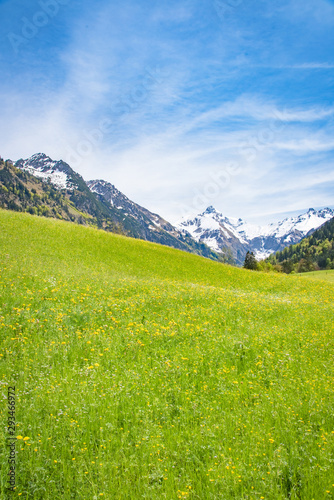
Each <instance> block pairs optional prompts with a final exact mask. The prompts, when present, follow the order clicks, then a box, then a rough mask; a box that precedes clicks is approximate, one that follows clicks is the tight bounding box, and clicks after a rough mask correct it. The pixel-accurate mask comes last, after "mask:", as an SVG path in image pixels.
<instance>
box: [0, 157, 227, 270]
mask: <svg viewBox="0 0 334 500" xmlns="http://www.w3.org/2000/svg"><path fill="white" fill-rule="evenodd" d="M0 169H1V172H2V174H0V183H2V186H3V189H2V191H1V196H0V203H1V205H0V206H1V207H3V208H11V209H13V210H19V211H28V212H30V213H33V214H36V215H44V216H48V217H58V218H61V219H64V220H71V221H73V222H78V223H80V224H84V225H92V226H95V227H98V228H101V229H104V230H106V231H111V232H116V233H122V234H124V235H126V236H130V237H133V238H140V239H144V240H147V241H152V242H156V243H160V244H162V245H167V246H171V247H173V248H178V249H180V250H184V251H187V252H191V253H196V254H198V255H202V256H204V257H207V258H210V259H213V260H219V261H227V260H228V253H227V256H226V257H225V256H224V255H223V254H222V253H219V254H217V253H215V252H214V251H213V250H212V249H210V248H209V247H208V246H206V245H205V244H203V243H202V242H197V241H196V240H194V239H193V238H192V237H191V236H190V235H189V234H187V233H185V232H180V231H179V230H177V229H176V228H174V227H173V226H172V225H171V224H169V223H168V222H166V221H165V220H164V219H162V218H161V217H159V216H158V215H156V214H152V213H151V212H149V211H148V210H146V209H145V208H143V207H140V206H139V205H137V204H136V203H134V202H132V201H131V200H129V199H128V198H127V197H126V196H124V195H123V194H122V193H121V192H120V191H118V190H117V189H116V188H115V187H114V186H112V185H111V184H109V183H106V182H105V181H90V182H88V184H87V183H86V182H85V181H84V179H83V178H82V177H81V176H80V175H79V174H78V173H76V172H75V171H74V170H73V169H72V168H71V167H70V166H69V165H68V164H67V163H65V162H63V161H61V160H60V161H54V160H52V159H51V158H50V157H48V156H46V155H45V154H42V153H38V154H35V155H33V156H32V157H31V158H28V159H26V160H23V159H20V160H18V161H17V162H16V163H15V165H14V164H13V163H12V162H11V161H7V162H6V163H5V162H3V161H1V162H0ZM31 189H34V190H37V191H38V193H37V194H36V193H32V192H30V191H31ZM51 192H52V197H51V195H50V193H51ZM56 193H57V194H56ZM113 200H114V201H115V203H114V201H113ZM57 204H59V207H58V206H57ZM229 262H230V263H234V262H233V259H229Z"/></svg>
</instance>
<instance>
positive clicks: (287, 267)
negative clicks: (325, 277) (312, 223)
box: [267, 218, 334, 273]
mask: <svg viewBox="0 0 334 500" xmlns="http://www.w3.org/2000/svg"><path fill="white" fill-rule="evenodd" d="M267 261H268V262H270V263H271V264H274V265H275V264H281V265H282V268H283V271H284V272H286V273H290V272H292V271H295V272H308V271H314V270H324V269H334V218H332V219H330V220H329V221H327V222H325V224H323V225H322V226H321V227H320V228H319V229H317V230H316V231H314V232H313V233H312V234H311V235H310V236H308V237H306V238H304V239H303V240H302V241H300V242H299V243H298V244H296V245H291V246H289V247H287V248H285V249H284V250H283V251H281V252H277V253H275V254H274V255H271V256H270V257H269V258H268V259H267Z"/></svg>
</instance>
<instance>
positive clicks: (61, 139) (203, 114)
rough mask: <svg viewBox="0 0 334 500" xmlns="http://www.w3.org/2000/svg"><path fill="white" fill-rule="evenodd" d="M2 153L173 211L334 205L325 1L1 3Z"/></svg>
mask: <svg viewBox="0 0 334 500" xmlns="http://www.w3.org/2000/svg"><path fill="white" fill-rule="evenodd" d="M0 16H1V19H2V26H3V29H2V31H1V34H0V70H1V79H0V109H1V120H0V138H1V142H0V154H1V155H2V156H3V157H5V158H11V159H13V160H17V159H19V158H21V157H23V158H27V157H29V156H31V155H32V154H34V153H37V152H44V153H46V154H47V155H49V156H51V157H52V158H53V159H56V160H57V159H63V160H65V161H67V162H68V163H69V164H70V165H71V166H72V167H73V168H74V169H75V170H76V171H78V172H79V173H80V174H81V175H82V176H83V177H84V178H85V179H87V180H88V179H94V178H103V179H105V180H108V181H110V182H112V183H113V184H115V186H116V187H117V188H118V189H120V190H121V191H122V192H124V193H125V194H126V195H127V196H128V197H129V198H131V199H133V200H134V201H136V202H138V203H140V204H141V205H143V206H145V207H146V208H148V209H150V210H151V211H154V212H156V213H159V214H160V215H162V216H163V217H165V218H167V220H170V221H171V222H174V221H176V220H178V219H179V218H180V217H181V216H184V215H190V214H195V213H198V212H200V211H202V210H204V209H205V208H206V207H207V206H208V205H211V204H212V205H214V206H215V207H216V208H217V209H218V210H220V211H222V212H223V213H224V214H225V215H227V216H234V217H242V218H244V219H246V220H250V221H253V222H254V221H264V219H266V220H277V218H281V216H282V213H283V212H284V213H288V212H294V211H298V212H300V211H303V210H304V209H307V208H309V207H314V208H317V207H322V206H333V205H334V200H333V193H334V189H333V188H334V168H333V166H334V163H333V161H334V133H333V132H334V99H333V97H334V0H280V1H277V0H271V1H269V0H212V1H211V0H205V1H204V0H192V1H190V0H177V1H174V0H168V2H167V1H163V0H159V1H153V0H151V1H146V0H137V1H133V0H123V1H122V2H116V1H114V0H111V1H110V0H108V1H106V0H94V2H93V1H90V0H82V1H80V2H79V1H78V0H37V1H35V0H29V2H27V1H26V0H5V1H3V0H2V1H1V0H0Z"/></svg>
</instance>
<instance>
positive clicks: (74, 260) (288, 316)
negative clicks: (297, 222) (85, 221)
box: [0, 210, 334, 500]
mask: <svg viewBox="0 0 334 500" xmlns="http://www.w3.org/2000/svg"><path fill="white" fill-rule="evenodd" d="M0 229H1V231H0V252H1V253H0V295H1V305H0V331H1V333H0V341H1V344H0V384H1V387H0V397H1V405H0V411H1V413H0V419H1V431H0V470H1V472H0V474H1V480H0V481H1V482H0V489H1V493H0V498H1V500H3V499H7V498H17V497H19V498H22V499H33V500H39V499H40V500H57V499H66V500H67V499H78V500H92V499H99V498H102V499H108V500H114V499H122V500H123V499H124V500H125V499H126V500H130V499H136V500H137V499H149V500H158V499H159V500H160V499H166V500H174V499H179V498H181V499H199V500H206V499H224V500H229V499H237V500H240V499H262V500H263V499H265V500H281V499H289V500H290V499H291V500H295V499H296V500H297V499H303V500H312V499H314V500H321V499H331V498H334V453H333V451H334V398H333V390H334V384H333V374H334V356H333V299H334V284H333V283H331V282H328V283H326V282H323V281H320V280H317V281H316V280H312V279H303V278H300V277H296V276H282V275H277V274H265V273H260V272H253V271H247V270H243V269H238V268H233V267H229V266H226V265H223V264H219V263H216V262H213V261H209V260H207V259H204V258H201V257H197V256H195V255H191V254H187V253H185V252H181V251H177V250H174V249H171V248H168V247H164V246H160V245H155V244H152V243H147V242H143V241H139V240H134V239H130V238H125V237H122V236H116V235H113V234H108V233H105V232H103V231H98V230H95V229H90V228H85V227H82V226H76V225H74V224H70V223H66V222H63V221H56V220H51V219H44V218H38V217H35V216H31V215H28V214H20V213H14V212H10V211H3V210H1V211H0ZM9 386H15V389H16V410H15V411H16V436H15V437H16V451H17V453H16V488H15V491H14V492H7V491H6V487H7V486H8V467H9V466H8V455H9V448H8V447H7V445H6V440H7V437H8V431H7V416H8V408H7V389H8V387H9Z"/></svg>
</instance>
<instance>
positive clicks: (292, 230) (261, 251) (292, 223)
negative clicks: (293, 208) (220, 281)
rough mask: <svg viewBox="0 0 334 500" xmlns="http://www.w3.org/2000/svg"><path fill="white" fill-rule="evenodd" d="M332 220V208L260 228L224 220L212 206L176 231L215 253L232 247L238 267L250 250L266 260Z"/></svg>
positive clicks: (232, 220)
mask: <svg viewBox="0 0 334 500" xmlns="http://www.w3.org/2000/svg"><path fill="white" fill-rule="evenodd" d="M332 217H334V210H332V209H330V208H325V209H323V210H318V211H316V210H314V209H313V208H310V209H309V210H308V211H307V212H306V213H303V214H301V215H299V216H297V217H289V218H286V219H284V220H283V221H280V222H278V223H272V224H268V225H266V226H257V225H254V224H249V223H247V222H246V221H244V220H243V219H235V218H231V217H224V215H223V214H221V213H220V212H218V211H217V210H216V209H215V208H214V207H212V206H211V207H208V208H207V209H206V210H205V211H204V212H203V213H201V214H199V215H197V216H196V217H194V218H188V219H183V220H182V221H181V222H180V223H178V224H177V227H178V228H179V229H180V230H186V231H188V232H189V233H190V234H191V235H192V237H193V238H195V239H196V240H197V241H201V242H203V243H206V244H207V245H208V246H209V247H210V248H212V249H213V250H214V251H215V252H219V251H222V249H223V248H224V247H225V248H226V247H230V248H231V250H232V253H233V256H234V258H235V259H236V261H237V263H238V264H242V263H243V261H244V258H245V255H246V252H247V251H248V250H249V251H253V252H254V254H255V256H256V257H257V259H264V258H266V257H268V256H269V255H270V254H272V253H274V252H277V251H278V250H283V248H285V247H286V246H288V245H292V244H295V243H298V242H299V241H300V240H301V239H302V238H304V237H305V236H306V235H308V234H309V233H311V232H313V231H314V230H315V229H317V228H318V227H320V226H321V225H322V224H324V223H325V222H326V221H328V220H329V219H331V218H332Z"/></svg>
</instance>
